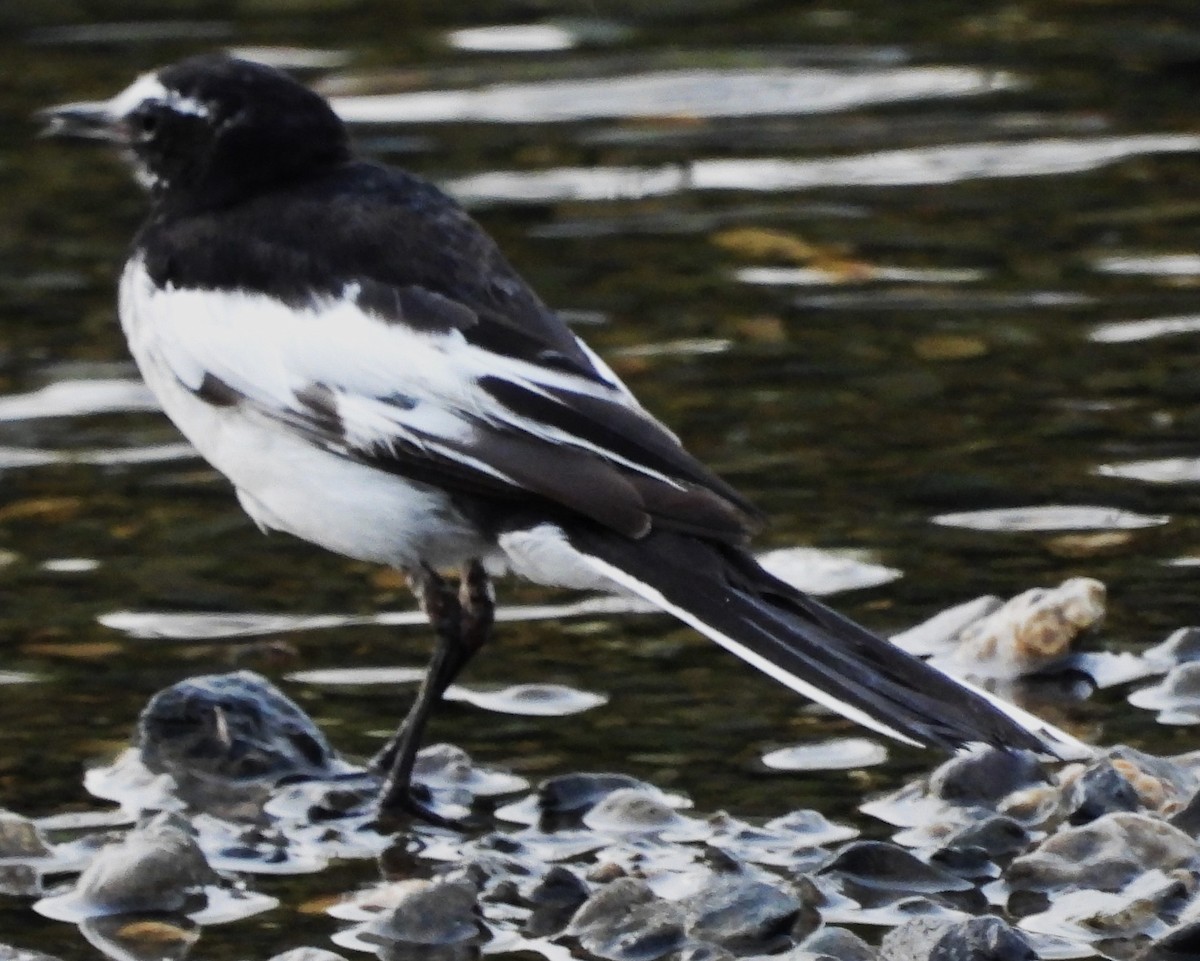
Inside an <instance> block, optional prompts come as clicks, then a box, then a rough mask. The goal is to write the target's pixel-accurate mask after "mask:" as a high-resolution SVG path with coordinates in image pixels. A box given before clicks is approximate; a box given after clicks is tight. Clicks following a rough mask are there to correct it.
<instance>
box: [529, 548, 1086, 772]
mask: <svg viewBox="0 0 1200 961" xmlns="http://www.w3.org/2000/svg"><path fill="white" fill-rule="evenodd" d="M539 531H540V532H542V533H546V534H549V533H550V532H551V531H553V533H554V536H555V539H556V540H560V542H561V547H562V548H565V549H566V550H568V551H570V552H571V553H572V554H573V555H574V556H575V557H576V558H578V559H579V560H580V561H582V562H583V563H584V564H586V565H587V566H588V567H590V568H592V569H593V570H594V571H595V572H596V573H597V574H599V575H600V576H601V577H603V578H604V579H606V580H608V581H611V582H614V583H616V584H619V585H620V586H621V587H623V588H625V589H626V590H628V591H630V592H632V593H634V594H636V595H638V596H639V597H641V598H643V599H644V600H646V601H649V602H650V603H651V604H654V605H655V606H656V607H658V608H660V609H661V610H663V611H664V612H666V613H668V614H671V615H672V616H674V617H676V618H678V619H679V620H680V621H682V622H683V623H685V624H687V625H689V626H690V627H693V628H695V629H696V630H697V631H699V632H700V633H701V634H703V635H705V636H706V637H708V638H709V639H710V640H713V641H715V642H716V643H717V644H719V645H721V646H722V647H724V648H725V649H726V650H728V651H730V652H731V653H733V654H735V655H737V656H738V657H739V658H741V659H742V660H744V661H746V662H747V663H748V664H750V665H751V666H753V667H756V668H758V670H760V671H762V672H763V673H764V674H767V675H768V676H769V677H772V678H774V679H775V680H776V681H778V682H780V683H781V684H784V685H785V686H787V687H789V688H791V689H792V690H794V691H796V692H797V693H799V694H801V695H803V696H804V697H807V698H809V699H810V700H812V701H815V702H816V703H818V704H820V705H822V706H824V707H827V708H829V709H830V710H832V711H835V712H836V713H838V714H841V715H842V716H843V717H846V718H848V719H849V720H851V721H854V722H856V723H858V724H861V725H862V726H863V727H865V728H867V729H869V730H872V731H876V732H877V733H879V734H883V735H885V736H886V737H889V738H892V739H893V740H896V741H900V742H901V743H903V744H911V745H913V746H915V747H925V746H926V745H924V744H922V743H921V742H919V741H917V740H915V739H914V738H912V737H909V736H908V735H905V734H901V733H900V732H899V731H897V730H895V729H894V728H892V727H890V726H888V725H887V724H884V723H882V722H881V721H878V720H876V719H875V718H873V717H871V716H870V715H869V714H867V713H866V712H864V711H862V710H860V709H859V708H856V707H853V706H851V705H848V704H845V703H843V702H842V701H840V700H838V699H837V698H836V697H833V696H832V695H830V694H828V693H826V692H825V691H822V690H821V689H820V688H818V687H816V686H815V685H813V684H810V683H809V682H807V681H805V680H804V679H803V678H799V677H796V676H795V675H793V674H790V673H788V672H786V671H783V670H781V669H780V668H779V667H778V666H777V665H775V664H773V663H771V662H770V661H768V660H767V659H766V658H764V657H762V656H760V655H758V654H756V653H755V652H753V651H751V650H749V649H747V648H746V647H745V646H744V645H742V644H740V643H738V642H737V641H736V640H734V639H733V638H731V637H729V636H728V635H726V634H724V633H722V632H720V631H717V630H715V629H714V628H712V627H710V626H709V625H708V624H705V623H704V622H703V621H702V620H700V618H698V617H696V616H695V615H693V614H691V613H690V612H688V611H686V610H683V609H682V608H680V607H679V606H677V605H675V604H672V603H670V602H669V601H668V600H667V599H666V598H665V597H663V595H662V594H661V593H660V592H659V591H658V590H657V589H656V588H654V587H652V586H650V585H649V584H646V583H643V582H642V581H639V580H638V579H637V578H635V577H632V576H631V575H629V574H628V573H626V572H625V571H623V570H621V569H620V568H617V567H614V566H613V565H611V564H609V563H607V562H606V561H603V560H600V559H599V558H596V557H592V556H590V555H588V554H585V553H583V552H582V551H579V550H577V549H576V548H575V547H573V546H572V545H570V544H569V543H568V542H567V539H566V535H565V533H563V532H562V531H561V530H557V529H554V528H549V529H547V527H542V528H539ZM929 666H930V667H933V665H929ZM935 670H940V668H935ZM942 673H945V672H944V671H943V672H942ZM948 676H949V675H948ZM952 680H954V681H955V682H956V683H958V684H960V685H962V686H963V687H964V688H966V689H967V690H969V691H972V692H974V693H976V694H978V695H979V696H980V697H982V698H984V699H985V700H986V701H988V702H989V703H991V704H992V705H993V706H994V707H995V708H996V709H997V710H999V711H1001V712H1002V713H1003V714H1005V715H1007V716H1008V717H1009V718H1011V719H1012V720H1013V721H1015V722H1016V723H1017V724H1019V725H1020V726H1021V727H1023V728H1025V729H1026V730H1028V731H1031V732H1033V733H1034V734H1036V735H1037V736H1038V737H1039V738H1041V739H1042V740H1043V741H1045V742H1046V745H1047V747H1048V748H1049V749H1050V750H1052V751H1053V752H1054V754H1055V756H1056V757H1058V758H1059V759H1060V760H1064V761H1079V760H1086V759H1088V758H1091V757H1094V756H1095V754H1096V751H1095V749H1094V748H1092V747H1091V746H1090V745H1087V744H1085V743H1084V742H1082V741H1080V740H1079V739H1078V738H1076V737H1074V736H1073V735H1071V734H1068V733H1067V732H1066V731H1064V730H1062V729H1061V728H1058V727H1056V726H1055V725H1053V724H1051V723H1049V722H1048V721H1044V720H1042V719H1041V718H1040V717H1038V716H1037V715H1035V714H1032V713H1030V712H1029V711H1026V710H1025V709H1023V708H1020V707H1017V706H1016V705H1015V704H1013V703H1011V702H1009V701H1006V700H1004V699H1003V698H1002V697H999V696H997V695H996V694H993V693H991V692H990V691H986V690H984V689H983V688H981V687H979V686H977V685H975V684H972V683H970V682H969V681H964V680H962V679H961V678H957V677H952Z"/></svg>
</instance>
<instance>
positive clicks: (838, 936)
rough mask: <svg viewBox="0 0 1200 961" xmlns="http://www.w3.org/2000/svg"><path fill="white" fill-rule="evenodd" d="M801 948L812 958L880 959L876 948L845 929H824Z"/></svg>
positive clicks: (838, 960)
mask: <svg viewBox="0 0 1200 961" xmlns="http://www.w3.org/2000/svg"><path fill="white" fill-rule="evenodd" d="M800 947H801V948H802V949H803V950H804V951H805V952H806V953H808V954H809V955H811V956H812V957H817V958H833V959H835V961H876V958H877V957H878V955H877V954H876V952H875V949H874V948H872V947H871V946H870V945H869V944H867V942H866V941H864V940H863V939H862V938H860V937H859V936H858V935H857V934H853V933H851V932H850V931H847V930H846V929H845V928H822V929H821V930H820V931H818V932H817V933H816V934H814V935H812V936H810V937H808V938H806V939H805V940H804V941H803V942H802V943H801V945H800Z"/></svg>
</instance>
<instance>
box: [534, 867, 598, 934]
mask: <svg viewBox="0 0 1200 961" xmlns="http://www.w3.org/2000/svg"><path fill="white" fill-rule="evenodd" d="M587 898H588V886H587V884H586V883H585V882H584V881H583V880H581V879H580V878H579V877H578V876H577V875H575V874H574V873H572V872H571V871H568V870H567V869H566V868H564V867H562V866H561V865H557V864H556V865H555V866H554V867H552V868H551V869H550V870H549V871H547V872H546V874H545V875H544V876H543V877H542V879H541V880H540V881H539V882H538V883H537V884H536V885H535V886H534V888H533V889H532V890H531V891H530V892H529V895H528V898H527V900H528V902H529V904H530V905H531V907H532V908H533V910H532V912H531V913H530V915H529V917H528V918H527V919H526V921H525V926H524V932H525V935H526V936H527V937H530V938H544V937H548V936H549V935H551V934H557V933H558V932H559V931H561V930H562V929H563V928H565V927H566V926H567V924H568V923H569V921H570V920H571V917H572V916H573V915H574V914H575V912H576V911H578V910H579V907H580V905H582V904H583V902H584V901H586V900H587Z"/></svg>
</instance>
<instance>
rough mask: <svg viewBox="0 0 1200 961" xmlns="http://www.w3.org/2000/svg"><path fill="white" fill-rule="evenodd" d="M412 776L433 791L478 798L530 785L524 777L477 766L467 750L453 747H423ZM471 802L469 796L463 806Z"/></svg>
mask: <svg viewBox="0 0 1200 961" xmlns="http://www.w3.org/2000/svg"><path fill="white" fill-rule="evenodd" d="M413 777H414V778H415V779H416V780H417V781H419V782H420V783H421V784H424V785H425V786H426V787H427V788H430V789H431V790H435V791H461V792H465V793H466V794H467V795H474V796H477V797H495V796H497V795H501V794H513V793H515V792H517V791H523V790H524V789H525V788H527V787H528V786H529V782H528V781H526V780H525V779H524V778H522V777H517V776H516V775H514V774H505V773H503V772H501V771H491V770H487V769H484V768H481V767H478V766H476V765H475V763H474V762H473V761H472V760H471V757H470V755H468V754H467V752H466V751H464V750H463V749H462V748H460V747H456V746H454V745H453V744H431V745H430V746H429V747H427V748H422V750H421V751H420V752H419V753H418V754H417V759H416V762H415V763H414V765H413ZM469 801H470V798H469V797H467V798H465V799H464V803H469Z"/></svg>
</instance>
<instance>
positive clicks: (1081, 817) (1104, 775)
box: [1065, 759, 1141, 824]
mask: <svg viewBox="0 0 1200 961" xmlns="http://www.w3.org/2000/svg"><path fill="white" fill-rule="evenodd" d="M1065 801H1066V807H1067V810H1068V811H1069V812H1070V813H1069V814H1068V816H1067V820H1068V821H1070V823H1071V824H1087V823H1088V822H1089V821H1094V820H1096V818H1098V817H1100V816H1101V815H1104V814H1110V813H1112V812H1113V811H1136V810H1138V809H1139V808H1140V807H1141V802H1140V801H1139V800H1138V796H1137V791H1135V790H1134V789H1133V785H1132V784H1130V783H1129V781H1128V779H1127V778H1126V777H1125V776H1124V775H1123V774H1121V773H1120V772H1119V771H1118V770H1117V769H1116V768H1114V767H1113V766H1112V762H1111V761H1109V760H1107V759H1105V760H1102V761H1098V762H1097V763H1095V764H1093V765H1091V766H1090V767H1088V769H1087V770H1086V771H1084V772H1083V774H1082V775H1081V776H1080V777H1079V779H1078V780H1077V781H1075V782H1074V783H1073V784H1072V785H1071V788H1070V790H1069V791H1068V792H1067V795H1066V798H1065Z"/></svg>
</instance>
